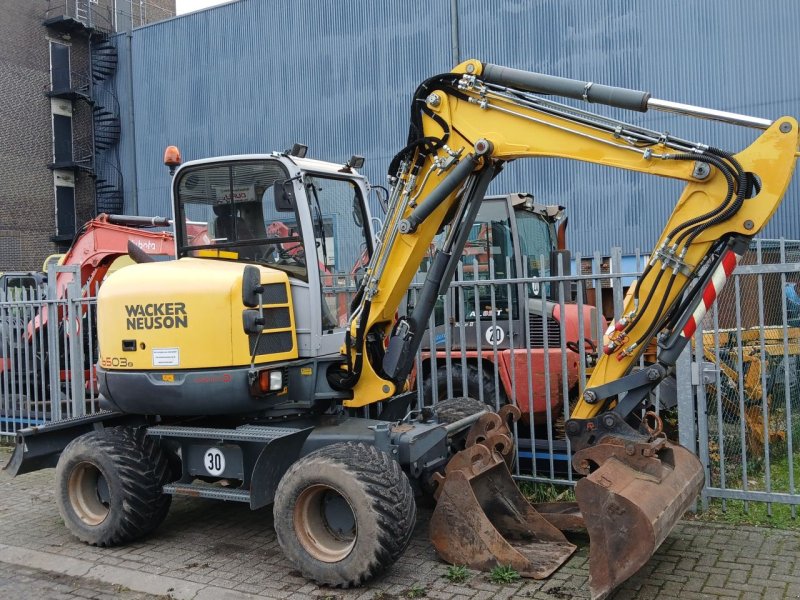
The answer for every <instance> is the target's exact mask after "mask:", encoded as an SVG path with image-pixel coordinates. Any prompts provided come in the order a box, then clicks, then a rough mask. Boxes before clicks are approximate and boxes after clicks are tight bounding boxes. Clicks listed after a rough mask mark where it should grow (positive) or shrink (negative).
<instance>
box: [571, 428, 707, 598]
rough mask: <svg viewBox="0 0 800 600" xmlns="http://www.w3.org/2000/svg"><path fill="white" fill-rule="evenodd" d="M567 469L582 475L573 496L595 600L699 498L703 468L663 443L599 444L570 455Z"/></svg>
mask: <svg viewBox="0 0 800 600" xmlns="http://www.w3.org/2000/svg"><path fill="white" fill-rule="evenodd" d="M573 465H574V466H575V468H576V469H577V470H578V471H579V472H583V473H585V474H586V473H588V474H587V476H586V477H584V478H583V479H580V480H579V481H578V483H577V484H576V486H575V496H576V497H577V500H578V506H579V507H580V513H581V515H582V516H583V519H584V522H585V524H586V528H587V530H588V532H589V540H590V545H589V589H590V592H591V597H592V600H601V599H603V598H606V597H607V596H608V595H609V593H610V592H611V591H612V590H613V589H614V588H616V587H617V586H618V585H619V584H621V583H622V582H623V581H625V580H626V579H628V578H629V577H630V576H632V575H633V574H634V573H636V571H638V570H639V569H640V568H641V567H642V566H643V565H644V564H645V563H646V562H647V561H648V560H649V559H650V557H651V556H652V555H653V553H654V552H655V551H656V550H657V549H658V547H659V546H660V545H661V543H662V542H663V541H664V540H665V539H666V537H667V535H669V532H670V531H671V530H672V528H673V527H674V526H675V523H676V522H677V521H678V520H679V519H680V518H681V516H683V513H684V512H685V511H686V510H687V509H688V508H689V507H690V506H691V504H692V502H693V501H694V500H695V498H696V497H697V495H698V494H699V493H700V490H701V489H702V487H703V469H702V466H701V464H700V461H699V460H698V459H697V457H696V456H695V455H694V454H692V453H691V452H689V451H688V450H687V449H686V448H684V447H682V446H679V445H677V444H672V443H670V442H668V441H667V440H666V439H663V438H658V439H656V440H655V441H651V442H646V443H631V442H626V441H623V440H620V439H616V438H613V439H609V440H603V441H601V442H600V443H598V444H597V445H596V446H591V447H589V448H585V449H583V450H580V451H578V452H576V454H575V456H574V458H573ZM598 466H599V468H597V467H598Z"/></svg>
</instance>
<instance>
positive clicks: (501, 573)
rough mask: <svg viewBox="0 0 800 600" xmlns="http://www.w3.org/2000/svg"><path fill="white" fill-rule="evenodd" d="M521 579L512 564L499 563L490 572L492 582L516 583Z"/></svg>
mask: <svg viewBox="0 0 800 600" xmlns="http://www.w3.org/2000/svg"><path fill="white" fill-rule="evenodd" d="M518 579H519V573H517V570H516V569H515V568H514V567H512V566H511V565H498V566H496V567H495V568H494V569H492V571H491V573H489V581H491V582H492V583H501V584H503V583H514V582H515V581H517V580H518Z"/></svg>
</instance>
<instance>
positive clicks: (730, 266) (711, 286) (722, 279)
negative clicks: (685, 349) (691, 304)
mask: <svg viewBox="0 0 800 600" xmlns="http://www.w3.org/2000/svg"><path fill="white" fill-rule="evenodd" d="M741 258H742V257H741V256H740V255H738V254H736V252H734V251H733V250H728V251H727V252H726V253H725V256H723V257H722V262H721V263H720V264H719V266H718V267H717V270H716V271H714V275H712V277H711V281H710V282H709V283H708V285H707V286H706V289H705V290H703V300H702V302H700V304H699V305H698V306H697V308H696V309H694V313H693V314H692V316H691V318H690V319H689V320H688V321H687V322H686V325H684V326H683V331H681V335H682V336H683V337H685V338H687V339H689V338H691V337H692V336H693V335H694V332H695V331H696V330H697V325H698V324H699V323H700V322H701V321H702V320H703V317H705V316H706V313H707V312H708V309H709V308H711V305H712V304H714V300H716V299H717V296H719V293H720V292H721V291H722V288H724V287H725V283H726V282H727V281H728V277H730V276H731V273H733V270H734V269H735V268H736V265H738V264H739V260H740V259H741Z"/></svg>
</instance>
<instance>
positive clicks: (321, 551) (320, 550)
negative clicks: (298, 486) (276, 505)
mask: <svg viewBox="0 0 800 600" xmlns="http://www.w3.org/2000/svg"><path fill="white" fill-rule="evenodd" d="M294 530H295V533H296V534H297V539H298V540H299V541H300V544H301V545H302V546H303V548H304V549H305V550H306V552H308V553H309V554H310V555H311V556H313V557H314V558H316V559H317V560H320V561H322V562H327V563H333V562H338V561H340V560H342V559H343V558H345V557H346V556H347V555H348V554H350V551H351V550H352V549H353V546H355V544H356V537H357V527H356V517H355V513H354V512H353V508H352V507H351V506H350V503H349V502H348V501H347V499H346V498H345V497H344V496H342V495H341V494H340V493H339V492H338V491H337V490H335V489H334V488H332V487H330V486H327V485H323V484H318V485H313V486H311V487H308V488H306V489H305V490H303V491H302V492H301V493H300V495H299V496H298V498H297V502H296V503H295V505H294Z"/></svg>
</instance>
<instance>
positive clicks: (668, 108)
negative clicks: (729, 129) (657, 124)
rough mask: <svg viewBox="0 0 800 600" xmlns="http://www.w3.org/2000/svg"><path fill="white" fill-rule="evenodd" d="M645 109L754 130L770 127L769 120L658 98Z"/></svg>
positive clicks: (649, 102) (649, 100)
mask: <svg viewBox="0 0 800 600" xmlns="http://www.w3.org/2000/svg"><path fill="white" fill-rule="evenodd" d="M647 108H651V109H653V110H659V111H661V112H668V113H676V114H681V115H690V116H693V117H699V118H701V119H710V120H712V121H722V122H724V123H732V124H734V125H742V126H744V127H753V128H755V129H767V128H769V126H770V125H772V121H771V120H769V119H762V118H760V117H751V116H749V115H741V114H739V113H732V112H727V111H724V110H716V109H713V108H705V107H702V106H692V105H691V104H682V103H680V102H670V101H669V100H659V99H658V98H650V99H648V101H647Z"/></svg>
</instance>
